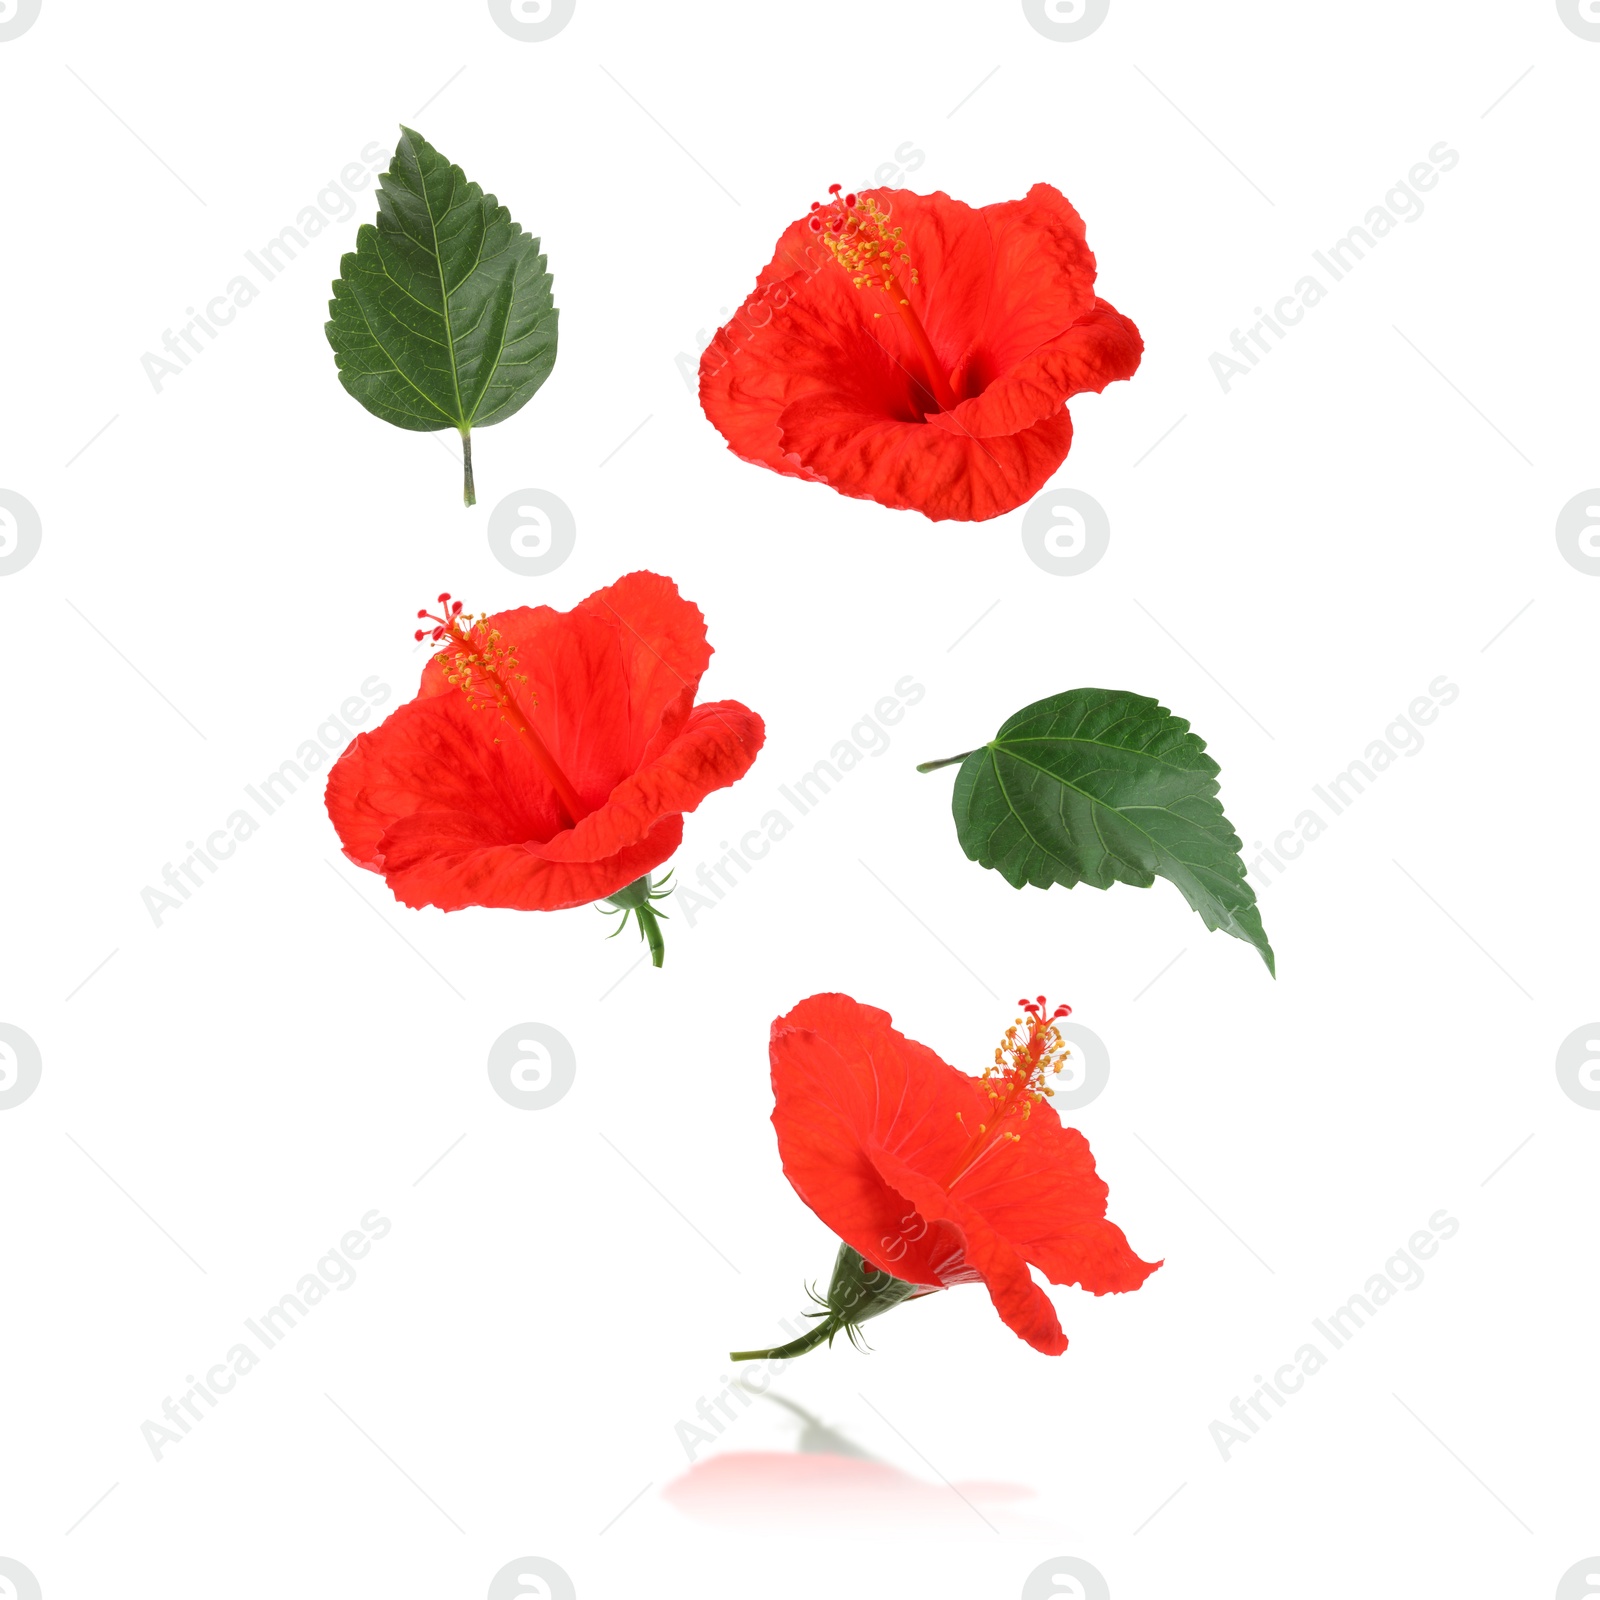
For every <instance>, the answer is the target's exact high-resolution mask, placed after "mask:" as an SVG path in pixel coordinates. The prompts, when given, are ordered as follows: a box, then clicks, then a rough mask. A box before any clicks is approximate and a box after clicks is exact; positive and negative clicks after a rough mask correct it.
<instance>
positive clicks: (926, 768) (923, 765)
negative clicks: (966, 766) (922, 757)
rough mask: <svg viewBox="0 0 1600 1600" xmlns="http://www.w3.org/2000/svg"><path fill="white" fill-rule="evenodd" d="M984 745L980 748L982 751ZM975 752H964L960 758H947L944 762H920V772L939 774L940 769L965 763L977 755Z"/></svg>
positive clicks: (918, 766) (918, 764)
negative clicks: (961, 762) (960, 762)
mask: <svg viewBox="0 0 1600 1600" xmlns="http://www.w3.org/2000/svg"><path fill="white" fill-rule="evenodd" d="M982 748H983V746H982V745H979V746H978V749H979V750H981V749H982ZM976 754H977V751H975V750H963V751H962V752H961V754H960V755H958V756H946V757H945V758H944V759H943V760H942V761H920V762H918V763H917V771H918V772H937V771H938V770H939V768H940V767H953V766H954V765H955V764H956V763H957V762H958V761H965V760H966V759H967V757H968V756H970V755H976Z"/></svg>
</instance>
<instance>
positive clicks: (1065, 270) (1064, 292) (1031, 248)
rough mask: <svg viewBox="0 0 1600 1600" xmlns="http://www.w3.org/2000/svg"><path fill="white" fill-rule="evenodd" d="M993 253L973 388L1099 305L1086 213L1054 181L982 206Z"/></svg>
mask: <svg viewBox="0 0 1600 1600" xmlns="http://www.w3.org/2000/svg"><path fill="white" fill-rule="evenodd" d="M982 217H983V222H984V225H985V226H986V228H987V230H988V233H989V239H990V250H991V259H992V268H991V273H990V290H989V294H988V296H987V298H986V302H985V304H984V307H983V313H982V319H981V323H980V324H979V325H977V326H975V327H974V328H973V331H972V340H971V353H970V356H969V360H968V364H967V368H966V371H965V372H963V373H958V375H957V376H958V377H961V378H964V379H965V381H966V385H967V386H966V387H965V388H961V387H958V388H957V393H964V394H970V393H973V392H974V391H975V386H977V385H981V384H986V383H990V382H992V381H993V380H994V379H995V378H997V377H998V376H999V375H1000V374H1001V373H1004V372H1007V371H1009V370H1010V369H1011V368H1012V367H1014V366H1016V365H1017V363H1018V362H1020V361H1023V360H1025V359H1026V358H1027V357H1028V356H1029V355H1031V354H1032V353H1033V352H1034V351H1035V350H1037V349H1038V348H1039V347H1040V346H1041V345H1043V344H1045V343H1047V342H1048V341H1049V340H1051V339H1053V338H1055V337H1056V335H1058V334H1060V333H1064V332H1065V331H1066V330H1067V329H1068V328H1070V327H1071V326H1072V325H1073V324H1074V323H1076V322H1078V321H1080V320H1081V319H1082V318H1083V317H1085V316H1087V315H1088V314H1089V312H1090V311H1092V310H1093V309H1094V305H1095V296H1094V280H1095V260H1094V253H1093V252H1092V251H1091V250H1090V249H1089V244H1088V241H1087V239H1086V238H1085V237H1084V228H1083V218H1082V217H1080V216H1079V215H1078V213H1077V211H1076V210H1075V209H1074V207H1073V205H1072V203H1071V202H1070V201H1069V200H1068V199H1067V197H1066V196H1065V195H1064V194H1062V192H1061V191H1060V190H1059V189H1057V188H1056V187H1055V186H1054V185H1053V184H1048V183H1036V184H1034V186H1033V187H1032V188H1031V189H1029V191H1028V192H1027V194H1026V195H1025V196H1024V197H1023V198H1022V199H1021V200H1003V201H1001V202H999V203H998V204H996V205H991V206H985V207H984V208H983V211H982Z"/></svg>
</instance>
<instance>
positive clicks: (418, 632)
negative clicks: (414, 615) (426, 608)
mask: <svg viewBox="0 0 1600 1600" xmlns="http://www.w3.org/2000/svg"><path fill="white" fill-rule="evenodd" d="M413 637H414V638H416V639H421V637H422V629H421V628H418V629H417V631H416V633H415V634H414V635H413Z"/></svg>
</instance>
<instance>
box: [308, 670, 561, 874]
mask: <svg viewBox="0 0 1600 1600" xmlns="http://www.w3.org/2000/svg"><path fill="white" fill-rule="evenodd" d="M506 733H507V730H506V728H505V725H504V724H503V723H500V722H499V721H498V720H497V719H496V718H495V716H494V714H493V713H492V712H490V711H487V710H480V711H474V710H473V709H472V708H471V707H470V706H469V705H468V704H467V702H466V698H465V697H464V696H463V695H462V694H461V692H460V691H459V690H457V689H451V690H450V691H449V693H448V694H445V695H434V696H430V697H426V698H423V699H418V700H412V701H408V702H407V703H406V704H405V705H403V706H401V707H399V709H398V710H396V711H395V712H394V713H393V714H392V715H390V716H389V717H387V718H385V720H384V721H383V722H381V723H380V724H379V725H378V726H377V727H376V728H374V729H372V730H371V731H370V732H368V733H362V734H358V735H357V736H356V738H355V739H354V741H353V742H352V743H351V744H350V745H349V747H348V748H347V749H346V750H345V752H344V754H343V755H342V756H340V757H339V759H338V761H336V762H335V763H334V766H333V770H332V772H330V773H329V774H328V787H327V792H326V796H325V800H326V804H327V807H328V815H329V817H331V818H332V820H333V825H334V827H335V828H336V829H337V830H338V834H339V840H340V843H341V844H342V845H343V846H344V852H345V854H346V855H347V856H349V857H350V859H351V860H352V861H354V862H356V863H357V864H358V865H360V866H363V867H368V868H370V869H372V870H373V871H375V872H379V871H382V870H383V856H382V850H381V843H380V841H381V840H382V838H383V835H384V834H385V833H386V832H387V831H388V830H389V829H390V828H391V827H393V825H394V824H395V823H396V822H398V821H400V820H401V819H402V818H404V817H409V816H412V815H415V814H416V813H419V812H422V813H452V812H459V813H462V814H464V815H468V816H471V817H473V818H475V819H477V822H478V825H479V826H480V828H481V829H482V831H483V834H484V837H485V838H486V839H492V840H493V842H495V843H497V844H516V845H519V846H520V845H521V844H522V843H523V842H524V841H526V840H529V839H548V838H550V837H551V835H553V834H554V833H556V832H557V831H558V830H559V829H560V828H561V827H562V820H563V819H562V814H561V811H560V809H559V806H558V804H557V801H556V796H555V792H554V790H553V789H552V788H551V787H550V783H549V780H548V779H547V778H546V777H545V775H544V773H543V771H542V770H541V768H540V767H539V766H538V764H537V763H536V762H535V761H534V759H533V756H532V755H531V754H530V753H529V751H528V750H527V749H526V747H525V746H524V745H523V744H522V742H521V741H520V740H519V739H517V738H516V736H515V735H511V736H509V737H506ZM497 734H498V735H500V736H501V737H500V742H499V743H498V744H497V743H495V738H496V736H497Z"/></svg>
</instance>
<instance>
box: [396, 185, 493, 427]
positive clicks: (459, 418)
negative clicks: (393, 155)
mask: <svg viewBox="0 0 1600 1600" xmlns="http://www.w3.org/2000/svg"><path fill="white" fill-rule="evenodd" d="M446 171H447V172H448V173H449V177H450V192H451V194H454V193H455V191H456V179H455V172H454V171H453V170H452V169H450V168H446ZM417 176H418V177H419V178H421V180H422V207H423V209H424V210H425V211H426V212H427V213H428V233H429V236H430V237H431V238H432V239H433V259H434V260H435V261H436V262H438V264H439V298H440V299H441V300H442V301H443V302H444V340H445V351H446V353H447V354H448V356H449V357H450V387H451V388H452V389H454V390H455V392H456V414H455V417H454V418H453V419H452V420H454V422H455V425H456V427H457V428H459V429H462V430H463V431H464V430H466V429H469V428H471V426H472V423H471V421H470V420H469V419H466V418H464V417H463V414H462V405H461V373H460V371H459V370H458V369H457V367H456V336H455V331H454V330H453V329H452V328H451V326H450V290H449V288H448V287H447V286H446V284H445V281H444V257H443V256H442V255H441V254H440V253H439V225H438V223H437V222H435V221H434V220H433V201H432V200H430V199H429V198H428V175H427V173H425V172H424V171H423V170H422V158H421V157H420V156H418V158H417ZM449 214H450V208H449V206H446V207H445V215H446V216H448V215H449ZM482 259H483V246H482V245H481V244H480V245H479V246H478V260H479V261H481V260H482ZM477 270H478V264H477V262H476V261H475V262H474V263H473V264H472V271H471V272H468V273H467V275H466V277H465V278H463V279H462V280H461V281H462V283H465V282H466V281H467V279H468V278H470V277H471V276H472V273H473V272H476V271H477ZM384 354H385V355H387V354H388V352H387V351H385V352H384ZM391 359H392V358H391Z"/></svg>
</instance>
